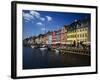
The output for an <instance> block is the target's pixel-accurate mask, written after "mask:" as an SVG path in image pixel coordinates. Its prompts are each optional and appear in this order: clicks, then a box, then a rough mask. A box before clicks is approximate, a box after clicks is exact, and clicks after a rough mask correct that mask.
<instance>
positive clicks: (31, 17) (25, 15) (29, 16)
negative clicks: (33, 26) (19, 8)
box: [23, 12, 34, 21]
mask: <svg viewBox="0 0 100 80" xmlns="http://www.w3.org/2000/svg"><path fill="white" fill-rule="evenodd" d="M23 18H24V19H25V20H26V21H30V20H31V19H34V17H33V16H32V15H30V14H29V13H25V12H23Z"/></svg>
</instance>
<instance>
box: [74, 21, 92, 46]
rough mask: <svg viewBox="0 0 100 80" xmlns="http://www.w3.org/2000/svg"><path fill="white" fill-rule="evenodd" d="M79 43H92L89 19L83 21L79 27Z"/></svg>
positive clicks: (77, 30)
mask: <svg viewBox="0 0 100 80" xmlns="http://www.w3.org/2000/svg"><path fill="white" fill-rule="evenodd" d="M76 32H77V43H80V42H82V43H84V44H88V43H90V36H91V35H90V21H89V20H88V19H84V20H82V21H81V25H80V26H78V25H77V29H76Z"/></svg>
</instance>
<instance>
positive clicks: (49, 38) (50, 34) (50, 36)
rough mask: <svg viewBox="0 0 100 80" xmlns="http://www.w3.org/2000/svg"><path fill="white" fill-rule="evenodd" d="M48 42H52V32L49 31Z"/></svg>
mask: <svg viewBox="0 0 100 80" xmlns="http://www.w3.org/2000/svg"><path fill="white" fill-rule="evenodd" d="M47 44H50V45H51V44H52V32H48V33H47Z"/></svg>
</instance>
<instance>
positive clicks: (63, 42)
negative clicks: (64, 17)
mask: <svg viewBox="0 0 100 80" xmlns="http://www.w3.org/2000/svg"><path fill="white" fill-rule="evenodd" d="M60 44H61V46H62V47H66V44H67V27H66V26H64V27H63V28H62V29H61V32H60Z"/></svg>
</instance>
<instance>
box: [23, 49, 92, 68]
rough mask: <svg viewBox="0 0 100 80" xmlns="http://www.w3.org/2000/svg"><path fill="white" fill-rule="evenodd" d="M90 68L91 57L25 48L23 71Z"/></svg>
mask: <svg viewBox="0 0 100 80" xmlns="http://www.w3.org/2000/svg"><path fill="white" fill-rule="evenodd" d="M75 66H90V56H82V55H76V54H70V53H66V54H60V53H54V52H52V51H47V50H40V49H39V48H37V49H32V48H30V47H23V69H36V68H38V69H39V68H55V67H75Z"/></svg>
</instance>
